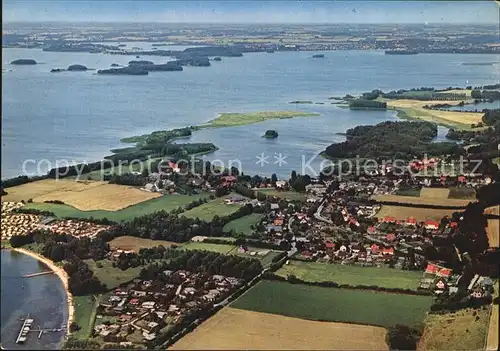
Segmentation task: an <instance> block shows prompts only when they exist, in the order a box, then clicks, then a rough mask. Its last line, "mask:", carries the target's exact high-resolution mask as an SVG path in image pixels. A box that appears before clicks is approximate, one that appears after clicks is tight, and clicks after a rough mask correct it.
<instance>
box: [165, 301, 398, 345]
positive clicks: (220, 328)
mask: <svg viewBox="0 0 500 351" xmlns="http://www.w3.org/2000/svg"><path fill="white" fill-rule="evenodd" d="M386 334H387V332H386V330H385V329H383V328H379V327H372V326H366V325H356V324H344V323H328V322H317V321H310V320H304V319H299V318H291V317H286V316H279V315H275V314H268V313H260V312H253V311H245V310H240V309H235V308H230V307H226V308H224V309H222V310H221V311H219V312H217V314H215V315H214V316H213V317H211V318H210V319H209V320H207V321H206V322H204V323H203V324H202V325H200V326H199V327H198V328H196V329H195V330H194V331H193V332H191V333H189V334H187V335H186V336H184V337H183V338H182V339H180V340H179V341H177V343H175V344H174V345H173V346H172V347H171V349H172V350H249V349H250V350H332V349H333V348H338V347H340V346H341V348H342V350H388V347H387V344H386V342H385V336H386ZM353 335H355V336H356V337H352V336H353ZM335 345H338V346H335Z"/></svg>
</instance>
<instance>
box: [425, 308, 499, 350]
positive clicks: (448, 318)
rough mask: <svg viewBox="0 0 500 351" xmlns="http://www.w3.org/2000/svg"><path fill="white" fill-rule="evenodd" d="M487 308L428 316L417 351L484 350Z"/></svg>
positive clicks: (486, 330)
mask: <svg viewBox="0 0 500 351" xmlns="http://www.w3.org/2000/svg"><path fill="white" fill-rule="evenodd" d="M488 308H489V306H486V308H485V309H470V308H468V309H464V310H460V311H457V312H455V313H445V314H429V315H428V316H427V318H426V320H425V331H424V334H423V335H422V338H421V339H420V342H419V344H418V347H417V350H421V351H424V350H436V351H437V350H484V347H485V340H486V336H487V335H488V326H489V322H490V320H489V317H490V316H489V310H488Z"/></svg>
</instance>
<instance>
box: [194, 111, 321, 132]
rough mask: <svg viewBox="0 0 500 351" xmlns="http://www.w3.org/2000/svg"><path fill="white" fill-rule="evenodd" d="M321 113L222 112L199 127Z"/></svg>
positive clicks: (237, 124)
mask: <svg viewBox="0 0 500 351" xmlns="http://www.w3.org/2000/svg"><path fill="white" fill-rule="evenodd" d="M319 115H320V114H319V113H313V112H299V111H265V112H251V113H221V114H220V115H219V116H218V117H217V118H214V119H212V120H210V121H208V122H207V123H206V124H202V125H200V126H199V127H198V128H219V127H234V126H243V125H247V124H253V123H260V122H264V121H266V120H268V119H287V118H294V117H312V116H319Z"/></svg>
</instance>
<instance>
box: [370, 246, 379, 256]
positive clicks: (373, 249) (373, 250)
mask: <svg viewBox="0 0 500 351" xmlns="http://www.w3.org/2000/svg"><path fill="white" fill-rule="evenodd" d="M370 249H371V251H372V254H377V253H378V252H379V247H378V246H377V245H375V244H372V246H371V247H370Z"/></svg>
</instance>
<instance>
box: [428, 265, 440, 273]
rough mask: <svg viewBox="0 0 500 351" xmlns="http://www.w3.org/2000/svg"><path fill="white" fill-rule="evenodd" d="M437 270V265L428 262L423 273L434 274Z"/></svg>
mask: <svg viewBox="0 0 500 351" xmlns="http://www.w3.org/2000/svg"><path fill="white" fill-rule="evenodd" d="M438 270H439V266H438V265H436V264H434V263H428V264H427V267H426V268H425V273H430V274H436V273H437V272H438Z"/></svg>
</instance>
